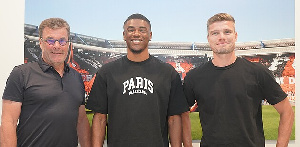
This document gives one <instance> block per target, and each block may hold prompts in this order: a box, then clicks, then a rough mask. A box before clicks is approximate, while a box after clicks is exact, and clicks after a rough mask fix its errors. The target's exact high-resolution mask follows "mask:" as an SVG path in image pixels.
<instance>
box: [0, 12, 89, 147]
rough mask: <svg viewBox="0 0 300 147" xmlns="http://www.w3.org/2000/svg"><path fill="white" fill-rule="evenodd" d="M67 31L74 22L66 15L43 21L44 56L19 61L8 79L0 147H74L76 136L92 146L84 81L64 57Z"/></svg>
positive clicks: (41, 33) (41, 37)
mask: <svg viewBox="0 0 300 147" xmlns="http://www.w3.org/2000/svg"><path fill="white" fill-rule="evenodd" d="M69 35H70V27H69V25H68V23H67V22H66V21H65V20H63V19H60V18H50V19H46V20H44V21H43V22H42V23H41V24H40V27H39V36H40V38H39V41H40V48H41V50H42V58H41V59H40V60H39V61H38V62H31V63H27V64H22V65H19V66H16V67H15V68H14V69H13V71H12V72H11V74H10V76H9V78H8V80H7V83H6V88H5V90H4V94H3V110H2V120H1V146H43V147H46V146H49V147H54V146H64V147H71V146H73V147H74V146H77V145H78V138H79V142H80V144H81V146H89V144H90V126H89V123H88V120H87V117H86V114H85V106H84V85H83V81H82V78H81V76H80V74H79V73H78V72H76V71H75V70H74V69H72V68H70V67H69V66H68V65H67V64H66V63H65V62H64V61H65V59H66V57H67V55H68V49H69ZM18 122H19V123H18ZM77 135H78V136H77Z"/></svg>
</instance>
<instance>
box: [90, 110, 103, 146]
mask: <svg viewBox="0 0 300 147" xmlns="http://www.w3.org/2000/svg"><path fill="white" fill-rule="evenodd" d="M106 119H107V115H106V114H101V113H95V114H94V117H93V125H92V144H93V147H102V146H103V143H104V138H105V132H106Z"/></svg>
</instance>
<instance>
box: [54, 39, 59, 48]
mask: <svg viewBox="0 0 300 147" xmlns="http://www.w3.org/2000/svg"><path fill="white" fill-rule="evenodd" d="M53 46H54V47H55V48H59V47H60V44H59V41H58V40H55V42H54V44H53Z"/></svg>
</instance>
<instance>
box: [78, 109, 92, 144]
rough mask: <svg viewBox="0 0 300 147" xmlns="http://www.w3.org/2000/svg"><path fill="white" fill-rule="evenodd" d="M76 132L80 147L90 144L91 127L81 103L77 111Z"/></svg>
mask: <svg viewBox="0 0 300 147" xmlns="http://www.w3.org/2000/svg"><path fill="white" fill-rule="evenodd" d="M77 134H78V138H79V143H80V145H81V146H82V147H90V146H91V127H90V124H89V121H88V119H87V116H86V112H85V106H84V105H81V106H80V107H79V112H78V124H77Z"/></svg>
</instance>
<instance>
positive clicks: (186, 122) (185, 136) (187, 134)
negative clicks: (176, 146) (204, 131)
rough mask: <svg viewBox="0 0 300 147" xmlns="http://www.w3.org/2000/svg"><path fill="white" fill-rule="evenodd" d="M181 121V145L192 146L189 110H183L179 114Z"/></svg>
mask: <svg viewBox="0 0 300 147" xmlns="http://www.w3.org/2000/svg"><path fill="white" fill-rule="evenodd" d="M181 123H182V140H183V146H184V147H192V133H191V121H190V112H184V113H182V114H181Z"/></svg>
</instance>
